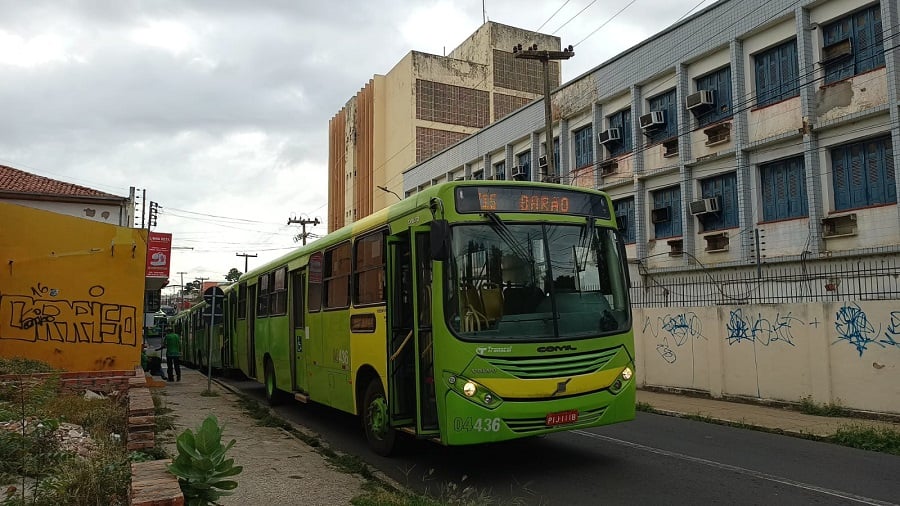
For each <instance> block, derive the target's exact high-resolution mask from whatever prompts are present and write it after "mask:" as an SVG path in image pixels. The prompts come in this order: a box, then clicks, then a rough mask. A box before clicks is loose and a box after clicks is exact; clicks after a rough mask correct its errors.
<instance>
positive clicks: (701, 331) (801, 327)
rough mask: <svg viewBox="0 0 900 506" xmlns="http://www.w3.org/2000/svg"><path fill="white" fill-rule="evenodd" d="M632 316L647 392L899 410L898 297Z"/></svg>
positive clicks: (640, 382)
mask: <svg viewBox="0 0 900 506" xmlns="http://www.w3.org/2000/svg"><path fill="white" fill-rule="evenodd" d="M633 314H634V335H635V347H636V354H637V364H636V370H637V381H638V385H639V386H655V387H667V388H680V389H691V390H699V391H704V392H709V394H710V395H711V396H713V397H722V396H742V397H752V398H758V399H773V400H783V401H790V402H799V401H800V400H801V399H802V398H804V397H807V396H809V397H810V398H811V399H812V400H813V401H814V402H816V403H839V404H840V405H842V406H844V407H847V408H853V409H859V410H866V411H875V412H885V413H900V301H859V302H829V303H809V304H777V305H768V304H767V305H746V306H711V307H684V308H635V309H634V311H633Z"/></svg>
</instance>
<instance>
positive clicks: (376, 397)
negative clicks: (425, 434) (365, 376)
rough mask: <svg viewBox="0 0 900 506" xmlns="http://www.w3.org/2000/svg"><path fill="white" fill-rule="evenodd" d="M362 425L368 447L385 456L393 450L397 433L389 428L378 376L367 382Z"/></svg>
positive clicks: (384, 399)
mask: <svg viewBox="0 0 900 506" xmlns="http://www.w3.org/2000/svg"><path fill="white" fill-rule="evenodd" d="M363 425H364V427H365V429H366V439H367V440H368V442H369V447H371V448H372V450H373V451H374V452H375V453H377V454H378V455H381V456H384V457H387V456H388V455H390V454H391V452H393V451H394V440H395V438H396V437H397V433H396V432H395V431H394V429H392V428H391V420H390V415H389V413H388V405H387V398H386V397H385V396H384V389H383V388H381V380H379V379H378V378H375V379H373V380H372V381H371V382H369V386H368V387H367V388H366V396H365V397H364V400H363Z"/></svg>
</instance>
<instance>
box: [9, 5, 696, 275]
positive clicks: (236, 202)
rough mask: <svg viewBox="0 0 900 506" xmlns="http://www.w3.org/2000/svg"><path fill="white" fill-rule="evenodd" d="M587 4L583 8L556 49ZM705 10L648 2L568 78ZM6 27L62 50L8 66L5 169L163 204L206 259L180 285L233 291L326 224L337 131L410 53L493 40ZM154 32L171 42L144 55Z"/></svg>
mask: <svg viewBox="0 0 900 506" xmlns="http://www.w3.org/2000/svg"><path fill="white" fill-rule="evenodd" d="M552 3H553V5H550V3H547V2H540V3H538V2H535V3H533V4H532V5H524V6H523V4H522V3H521V2H520V1H516V2H513V1H511V0H502V1H489V2H487V3H486V8H487V14H488V16H489V18H490V19H492V20H494V21H498V22H501V23H505V24H509V25H514V26H520V27H523V28H529V29H536V28H537V27H538V26H540V24H541V23H543V22H544V21H545V20H546V19H547V17H548V16H549V15H550V14H552V13H553V11H555V10H556V9H557V7H558V6H559V4H560V3H561V2H552ZM579 3H580V5H577V4H579ZM469 4H471V5H469ZM587 4H588V2H587V0H584V1H583V2H572V3H571V4H570V5H567V6H566V8H565V9H563V10H562V11H561V12H560V13H559V14H558V15H557V16H556V17H555V18H554V19H553V20H551V21H550V22H549V23H547V26H546V27H545V28H544V31H547V32H549V31H551V30H554V29H556V28H557V27H559V26H560V25H562V24H563V23H564V22H566V21H567V20H569V19H570V18H571V17H572V16H573V15H575V13H577V12H578V11H579V10H580V9H582V8H583V7H584V6H585V5H587ZM625 4H626V2H625V1H624V0H623V2H621V3H620V5H609V4H607V3H597V4H595V5H592V6H591V7H589V8H588V9H586V10H585V11H584V12H583V13H582V14H580V15H579V16H577V17H575V18H574V19H572V21H570V22H569V23H568V24H566V26H565V27H564V28H563V29H562V30H560V33H558V34H557V35H559V36H560V37H561V38H562V40H563V44H564V45H565V44H570V43H575V42H578V41H579V40H581V39H582V38H584V37H586V36H587V35H588V34H589V33H590V32H591V31H593V30H595V29H596V28H597V27H598V26H599V25H600V24H601V23H603V22H604V21H606V20H607V19H608V18H609V17H610V16H612V15H613V14H614V13H615V12H616V11H617V10H618V9H620V8H621V7H622V6H624V5H625ZM694 4H695V2H690V4H682V3H680V2H666V1H662V0H639V1H638V2H636V3H635V5H634V6H632V7H630V8H629V9H627V10H626V11H625V12H623V13H622V15H620V16H619V17H618V18H616V20H615V21H614V22H612V23H610V24H609V25H608V26H607V27H606V28H604V29H603V30H601V31H599V32H598V33H597V34H595V35H593V36H591V37H590V38H589V39H588V40H586V41H585V42H584V44H582V45H581V46H579V47H578V48H577V49H576V54H577V56H576V58H574V59H573V60H572V61H570V62H567V63H566V64H565V66H564V67H563V71H564V78H566V79H570V78H572V77H574V76H576V75H579V74H581V73H583V72H584V71H586V70H589V69H590V68H593V67H594V66H596V65H598V64H599V63H601V62H602V61H603V60H604V59H606V58H608V57H610V56H612V55H614V54H616V53H618V52H620V51H622V50H624V49H625V48H626V46H627V45H630V44H634V43H636V42H638V41H639V40H642V39H644V38H646V37H648V36H650V35H651V34H652V33H654V32H656V31H658V30H660V29H662V28H664V27H665V26H666V25H667V24H670V23H671V22H673V21H674V20H675V19H677V18H678V17H680V16H681V15H682V14H684V13H685V12H686V11H687V10H688V9H689V8H690V7H691V6H693V5H694ZM423 9H426V10H427V9H437V10H436V11H428V12H440V13H442V14H432V15H425V16H422V15H420V13H421V12H423V11H422V10H423ZM448 13H452V15H448ZM0 17H2V19H3V20H4V23H3V26H2V27H0V37H2V36H6V37H8V39H7V40H21V41H25V42H30V43H31V45H30V46H26V47H25V48H24V49H21V51H23V54H27V52H28V51H32V50H34V48H35V47H36V46H35V45H34V44H35V40H36V38H37V37H39V36H41V37H45V38H49V39H50V40H52V41H55V42H54V44H57V46H54V45H53V44H50V46H49V47H51V49H50V50H46V51H47V53H48V54H49V55H50V58H49V59H48V60H47V61H43V62H40V63H36V64H33V65H20V64H10V63H4V60H3V55H4V53H3V49H2V48H0V72H2V73H3V76H4V78H3V79H2V80H0V104H3V112H4V121H3V122H2V123H0V163H5V164H8V165H12V166H14V167H18V168H21V169H23V170H28V171H31V172H35V173H38V174H41V175H45V176H48V177H53V178H57V179H61V180H65V181H70V182H74V183H77V184H82V185H86V186H90V187H93V188H97V189H99V190H103V191H107V192H110V193H116V194H119V195H125V194H127V192H128V187H129V186H136V187H139V188H146V189H147V192H148V199H149V200H154V201H157V202H159V203H160V205H162V206H163V208H164V209H172V210H173V211H171V212H168V213H165V212H164V213H163V215H162V216H161V220H160V228H159V229H160V231H171V232H173V233H174V234H175V244H176V245H179V244H181V245H184V246H193V247H195V252H185V253H178V256H176V258H175V264H174V269H173V272H175V271H178V270H194V271H196V273H195V274H194V275H200V273H201V271H202V273H203V275H218V276H219V277H223V276H224V274H225V273H226V272H227V271H228V269H229V268H230V267H231V266H239V267H241V268H242V267H243V265H242V263H241V262H240V259H235V258H234V252H235V251H237V250H243V249H245V248H243V247H241V246H242V245H247V247H254V248H257V249H259V250H260V258H259V260H257V261H259V262H261V261H263V260H265V259H267V258H273V257H275V256H278V255H280V254H281V253H283V252H284V251H285V250H280V251H279V250H277V248H289V247H292V246H294V245H295V243H293V241H292V240H291V236H292V235H293V234H296V233H297V232H298V230H296V227H286V226H285V225H284V223H285V222H286V219H287V217H288V216H289V215H290V214H291V213H294V214H297V215H299V214H306V215H309V216H318V217H320V218H324V217H325V215H326V201H325V199H326V195H327V175H326V167H327V158H328V152H327V150H328V145H327V142H328V137H327V126H328V120H329V119H330V118H331V117H332V116H333V115H334V114H335V113H336V112H337V111H338V110H340V108H341V107H342V106H343V105H344V103H345V102H346V101H347V99H348V98H350V97H351V96H353V95H354V94H355V93H356V92H357V91H358V90H359V89H360V88H361V87H362V86H364V85H365V83H366V82H367V81H368V80H369V79H370V78H371V77H372V76H373V75H374V74H384V73H386V72H388V71H389V70H390V68H391V67H393V66H394V65H395V64H396V63H397V62H398V61H399V60H400V59H401V58H402V57H403V56H404V55H405V54H406V53H407V52H409V51H410V50H413V49H415V50H421V51H426V52H432V53H436V54H440V53H441V52H442V51H443V49H444V48H446V50H447V51H450V50H451V49H453V48H454V47H456V45H458V44H459V43H461V42H462V41H463V40H464V39H465V38H466V37H468V36H469V35H470V34H471V33H472V32H473V31H474V30H475V29H477V28H478V26H479V25H480V24H481V22H482V12H481V3H480V2H469V3H467V4H460V3H458V2H457V3H453V2H450V1H449V0H426V1H422V0H405V1H397V2H394V1H387V0H381V1H379V0H376V1H367V2H363V1H341V0H338V1H336V2H313V1H311V0H277V1H276V0H269V1H261V2H247V1H245V0H194V1H191V2H184V1H181V0H177V1H176V0H104V1H100V0H93V1H92V0H85V1H78V2H59V1H55V0H31V1H28V2H19V1H11V0H0ZM410 20H414V21H410ZM165 23H170V24H169V25H166V24H165ZM154 26H155V27H157V28H158V29H159V30H160V31H158V32H156V33H157V35H156V38H154V39H148V38H147V36H146V34H145V36H144V39H143V40H139V39H138V38H136V36H135V34H136V33H139V31H140V30H143V29H147V28H148V27H154ZM166 27H168V29H170V30H172V31H171V32H170V33H168V35H166V33H167V32H166V31H165V30H164V29H165V28H166ZM611 34H614V35H611ZM623 34H624V35H623ZM10 37H11V39H9V38H10ZM629 37H630V39H628V38H629ZM182 38H183V40H182ZM2 40H3V39H0V41H2ZM179 41H181V42H182V43H181V44H179ZM53 47H58V48H59V49H58V50H53V49H52V48H53ZM7 56H8V55H7ZM21 56H22V55H19V54H17V55H13V59H16V58H19V57H21ZM19 59H20V60H21V58H19ZM19 63H21V61H19ZM174 210H181V211H193V212H196V213H199V214H195V215H190V214H186V213H184V212H180V211H174ZM207 215H218V216H229V217H234V218H240V219H245V220H252V221H253V222H254V223H249V222H231V223H230V224H225V223H223V220H217V219H215V218H213V217H209V216H207ZM225 221H227V220H225ZM235 223H237V224H235ZM324 231H325V228H324V226H321V227H319V228H318V230H316V232H318V233H324ZM201 250H203V251H205V253H202V254H201V253H199V252H200V251H201ZM263 250H271V251H266V252H265V254H263V252H262V251H263ZM252 265H253V262H251V266H252ZM216 273H218V274H216Z"/></svg>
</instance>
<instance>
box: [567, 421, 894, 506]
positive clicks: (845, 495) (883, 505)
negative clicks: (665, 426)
mask: <svg viewBox="0 0 900 506" xmlns="http://www.w3.org/2000/svg"><path fill="white" fill-rule="evenodd" d="M571 432H573V433H575V434H578V435H581V436H585V437H589V438H593V439H600V440H603V441H608V442H610V443H614V444H618V445H622V446H628V447H631V448H635V449H638V450H643V451H646V452H650V453H655V454H657V455H663V456H666V457H672V458H675V459H681V460H686V461H688V462H694V463H697V464H702V465H704V466H709V467H715V468H718V469H724V470H726V471H732V472H735V473H740V474H744V475H747V476H752V477H754V478H759V479H761V480H767V481H773V482H775V483H781V484H782V485H788V486H791V487H797V488H802V489H804V490H809V491H811V492H817V493H820V494H825V495H830V496H833V497H839V498H841V499H846V500H848V501H853V502H857V503H860V504H871V505H873V506H893V505H895V504H896V503H890V502H885V501H879V500H878V499H872V498H870V497H863V496H860V495H856V494H851V493H849V492H841V491H839V490H832V489H829V488H824V487H819V486H816V485H811V484H809V483H803V482H800V481H794V480H791V479H788V478H782V477H780V476H775V475H772V474H768V473H763V472H760V471H754V470H752V469H747V468H745V467H738V466H732V465H730V464H723V463H722V462H716V461H714V460H707V459H703V458H700V457H692V456H690V455H685V454H683V453H678V452H671V451H668V450H663V449H660V448H654V447H652V446H646V445H642V444H640V443H632V442H631V441H625V440H623V439H616V438H614V437H609V436H603V435H600V434H594V433H593V432H587V431H584V430H573V431H571Z"/></svg>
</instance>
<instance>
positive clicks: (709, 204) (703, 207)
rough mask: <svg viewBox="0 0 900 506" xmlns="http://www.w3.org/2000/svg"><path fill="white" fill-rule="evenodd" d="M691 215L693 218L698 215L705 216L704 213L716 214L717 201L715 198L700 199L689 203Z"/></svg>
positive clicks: (717, 210)
mask: <svg viewBox="0 0 900 506" xmlns="http://www.w3.org/2000/svg"><path fill="white" fill-rule="evenodd" d="M690 208H691V214H693V215H694V216H696V215H698V214H706V213H717V212H719V199H718V198H716V197H712V198H708V199H700V200H695V201H693V202H691V204H690Z"/></svg>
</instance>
